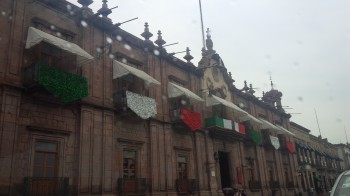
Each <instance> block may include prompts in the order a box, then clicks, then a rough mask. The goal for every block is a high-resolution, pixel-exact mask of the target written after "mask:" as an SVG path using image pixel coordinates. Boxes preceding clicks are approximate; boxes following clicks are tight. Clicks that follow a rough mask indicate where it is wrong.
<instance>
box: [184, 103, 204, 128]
mask: <svg viewBox="0 0 350 196" xmlns="http://www.w3.org/2000/svg"><path fill="white" fill-rule="evenodd" d="M180 112H181V116H182V121H183V122H184V123H185V124H186V125H187V126H188V127H189V128H190V129H191V130H192V131H195V130H197V129H199V128H201V127H202V118H201V114H200V113H198V112H193V111H191V110H188V109H185V108H181V109H180Z"/></svg>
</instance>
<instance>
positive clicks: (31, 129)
mask: <svg viewBox="0 0 350 196" xmlns="http://www.w3.org/2000/svg"><path fill="white" fill-rule="evenodd" d="M27 128H28V130H30V131H40V132H46V133H54V134H57V133H61V134H65V135H70V134H71V133H72V131H69V130H66V129H55V128H47V127H40V126H30V125H28V126H27Z"/></svg>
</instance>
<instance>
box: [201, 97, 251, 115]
mask: <svg viewBox="0 0 350 196" xmlns="http://www.w3.org/2000/svg"><path fill="white" fill-rule="evenodd" d="M206 104H207V106H213V105H219V104H222V105H224V106H227V107H229V108H231V109H233V110H235V111H236V112H238V113H240V114H243V115H247V114H248V113H247V112H246V111H244V110H242V109H241V108H239V107H238V106H236V105H235V104H234V103H232V102H229V101H226V100H225V99H222V98H220V97H217V96H215V95H209V96H208V97H207V103H206Z"/></svg>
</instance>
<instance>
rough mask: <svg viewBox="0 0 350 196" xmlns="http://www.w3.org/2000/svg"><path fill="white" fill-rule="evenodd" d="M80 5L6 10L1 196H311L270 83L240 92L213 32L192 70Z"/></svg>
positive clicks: (55, 0)
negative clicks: (260, 92)
mask: <svg viewBox="0 0 350 196" xmlns="http://www.w3.org/2000/svg"><path fill="white" fill-rule="evenodd" d="M78 2H79V3H80V4H81V5H82V6H81V7H77V6H74V5H72V4H70V3H68V2H66V1H64V0H34V1H22V0H4V1H1V2H0V7H1V8H2V10H6V11H3V14H2V16H1V17H0V26H3V27H4V26H5V27H7V28H1V29H0V36H1V40H0V62H1V63H0V97H1V98H0V105H1V110H0V122H1V127H0V128H1V129H0V195H53V194H62V195H130V194H131V195H132V194H138V195H179V194H197V195H223V193H225V192H231V191H233V190H235V189H237V190H244V191H246V192H247V193H248V194H249V195H270V194H272V195H295V193H297V192H302V191H305V190H304V189H303V188H302V187H301V182H300V181H301V180H300V178H299V177H298V176H297V175H296V173H297V172H298V171H297V170H298V168H299V163H298V157H297V153H296V148H295V144H296V143H295V140H298V137H297V136H298V135H297V133H294V131H293V130H292V126H291V124H290V122H289V118H290V117H291V116H290V115H289V114H287V113H285V111H284V110H283V108H282V103H281V97H282V93H281V92H279V91H278V90H276V89H274V88H273V85H272V89H271V91H269V92H266V93H265V94H264V96H263V98H262V99H258V98H256V97H255V96H254V90H253V88H252V87H251V86H250V87H248V86H247V84H245V86H244V87H243V89H238V88H237V87H236V86H235V85H233V82H234V80H233V79H232V76H231V73H230V72H227V69H226V68H225V65H224V63H223V61H222V59H221V57H220V56H219V55H218V53H216V51H215V50H214V49H213V42H212V40H211V36H210V35H209V34H208V35H207V39H206V48H204V49H202V59H201V60H200V62H199V63H198V66H194V65H193V64H192V63H191V59H192V56H191V55H190V53H189V50H187V54H186V56H185V57H184V58H185V60H186V61H187V62H185V61H182V60H180V59H178V58H175V57H173V56H172V55H171V54H168V53H167V52H166V50H165V49H164V47H163V45H164V44H165V41H164V40H163V39H162V37H161V32H158V36H157V38H156V40H155V41H154V43H155V44H154V43H153V42H152V41H151V40H150V38H151V37H152V36H153V34H152V33H151V32H150V31H149V26H148V24H147V23H146V24H145V30H144V32H143V33H142V34H141V36H142V37H144V39H143V40H141V39H139V38H137V37H135V36H133V35H131V34H129V33H128V32H126V31H124V30H122V29H120V28H119V27H118V25H115V24H113V23H112V21H111V20H110V19H109V18H108V14H110V13H111V10H110V9H108V6H107V4H106V1H103V5H102V8H101V9H100V10H99V11H98V12H97V13H93V12H92V11H91V9H90V8H89V5H90V4H91V3H92V1H91V0H79V1H78ZM299 139H300V138H299ZM324 152H325V151H324ZM332 171H333V170H332Z"/></svg>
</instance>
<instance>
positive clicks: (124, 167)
mask: <svg viewBox="0 0 350 196" xmlns="http://www.w3.org/2000/svg"><path fill="white" fill-rule="evenodd" d="M127 168H128V159H124V161H123V169H127Z"/></svg>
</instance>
